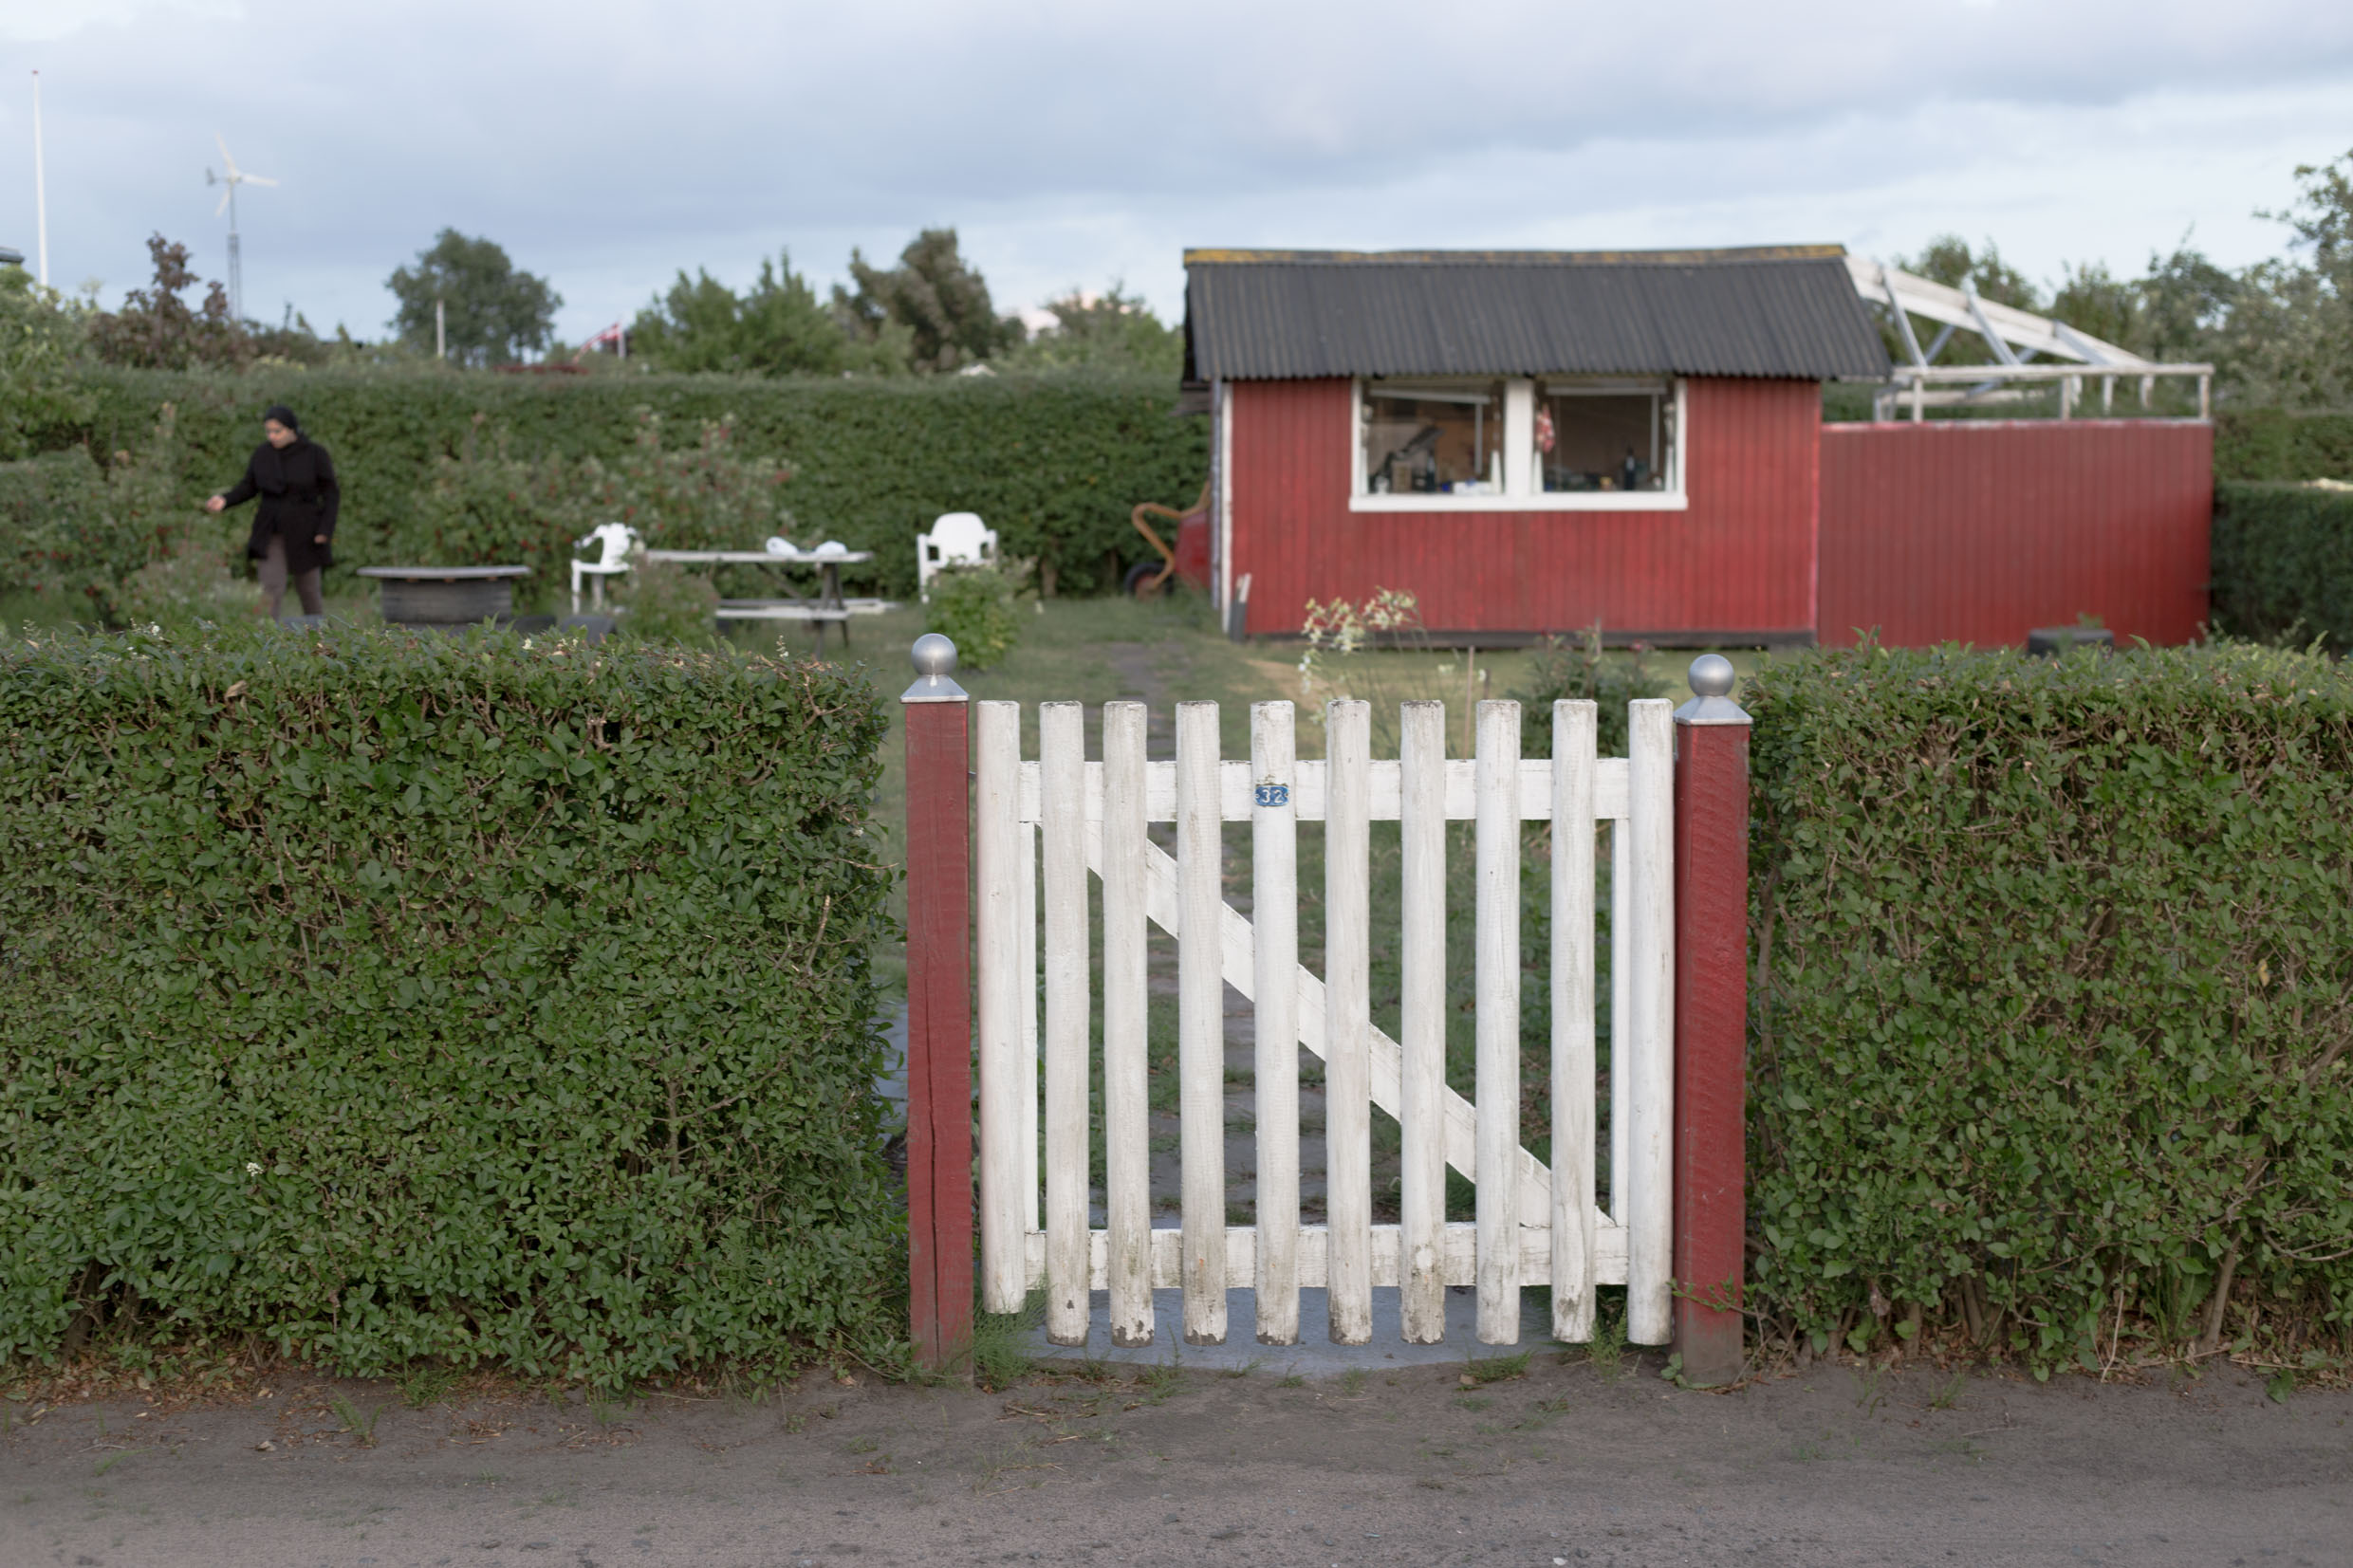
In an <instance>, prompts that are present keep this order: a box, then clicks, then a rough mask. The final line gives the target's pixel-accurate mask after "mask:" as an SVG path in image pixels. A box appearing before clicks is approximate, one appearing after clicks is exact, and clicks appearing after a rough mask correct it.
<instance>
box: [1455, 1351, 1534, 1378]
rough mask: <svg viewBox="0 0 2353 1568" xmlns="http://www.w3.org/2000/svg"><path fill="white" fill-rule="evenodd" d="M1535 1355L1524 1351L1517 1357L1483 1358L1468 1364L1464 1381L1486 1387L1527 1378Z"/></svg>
mask: <svg viewBox="0 0 2353 1568" xmlns="http://www.w3.org/2000/svg"><path fill="white" fill-rule="evenodd" d="M1535 1355H1536V1353H1535V1352H1534V1351H1532V1350H1524V1351H1521V1352H1520V1353H1519V1354H1517V1355H1515V1356H1481V1357H1479V1358H1477V1359H1475V1360H1473V1361H1470V1362H1468V1363H1467V1364H1466V1369H1465V1371H1464V1373H1463V1381H1464V1382H1465V1383H1470V1384H1481V1385H1484V1384H1488V1383H1501V1382H1505V1381H1507V1380H1509V1379H1510V1378H1514V1377H1525V1376H1527V1375H1528V1363H1529V1361H1530V1360H1532V1359H1533V1358H1534V1357H1535Z"/></svg>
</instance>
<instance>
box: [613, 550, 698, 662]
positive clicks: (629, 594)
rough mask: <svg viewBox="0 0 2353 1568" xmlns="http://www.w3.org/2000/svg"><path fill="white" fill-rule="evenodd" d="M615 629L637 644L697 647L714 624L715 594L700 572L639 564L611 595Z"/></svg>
mask: <svg viewBox="0 0 2353 1568" xmlns="http://www.w3.org/2000/svg"><path fill="white" fill-rule="evenodd" d="M616 597H617V598H618V599H619V600H620V601H621V608H622V610H623V611H624V612H626V613H625V614H624V615H623V616H622V618H621V628H620V629H621V631H622V632H624V633H626V634H627V635H628V636H631V637H633V638H635V639H636V640H638V641H639V642H675V643H687V644H690V645H693V644H702V643H708V642H711V641H712V640H713V637H714V636H715V635H716V630H717V626H718V609H719V591H718V590H717V589H716V588H713V586H712V585H711V579H710V578H708V577H706V576H704V575H703V574H702V573H700V572H697V571H694V570H692V569H690V568H688V567H685V566H681V565H679V564H678V563H676V562H672V561H639V563H637V565H636V566H635V567H633V568H632V569H631V570H630V572H629V573H628V575H627V576H626V577H623V578H622V579H621V587H620V590H619V592H618V594H617V596H616Z"/></svg>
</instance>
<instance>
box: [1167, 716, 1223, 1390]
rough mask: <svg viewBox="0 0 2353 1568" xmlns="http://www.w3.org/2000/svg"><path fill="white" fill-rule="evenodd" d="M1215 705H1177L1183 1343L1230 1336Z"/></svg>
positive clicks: (1205, 1342)
mask: <svg viewBox="0 0 2353 1568" xmlns="http://www.w3.org/2000/svg"><path fill="white" fill-rule="evenodd" d="M1219 826H1220V822H1219V818H1218V813H1217V705H1216V704H1215V703H1214V702H1180V703H1178V704H1177V1116H1178V1123H1177V1143H1178V1149H1179V1158H1180V1159H1181V1161H1182V1165H1183V1176H1182V1193H1181V1197H1182V1201H1183V1206H1184V1212H1183V1225H1184V1235H1185V1243H1184V1245H1185V1303H1184V1304H1185V1342H1186V1343H1187V1344H1190V1345H1222V1344H1224V1343H1225V1342H1226V1030H1225V1024H1226V1018H1225V1012H1226V1009H1225V985H1224V976H1223V974H1222V973H1221V972H1220V970H1221V968H1222V966H1221V965H1220V964H1219V963H1218V953H1217V943H1218V936H1219V932H1218V930H1217V914H1218V912H1219V911H1220V910H1222V909H1223V908H1225V897H1224V892H1223V889H1222V887H1221V886H1220V879H1221V878H1220V874H1221V873H1222V871H1223V869H1224V846H1223V843H1222V841H1221V839H1220V835H1219V831H1218V830H1219Z"/></svg>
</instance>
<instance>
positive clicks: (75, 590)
mask: <svg viewBox="0 0 2353 1568" xmlns="http://www.w3.org/2000/svg"><path fill="white" fill-rule="evenodd" d="M174 423H175V421H174V411H173V409H172V406H171V405H170V404H168V403H167V404H165V405H164V407H163V409H162V412H161V414H160V415H159V416H158V417H157V419H156V420H155V421H154V423H153V424H152V425H151V427H150V428H149V431H148V433H147V435H146V438H145V440H144V441H142V442H141V443H140V444H139V450H138V452H136V454H135V453H133V452H128V451H124V452H115V453H113V455H112V456H111V457H110V458H106V459H97V458H93V456H92V455H91V453H90V452H87V451H84V450H82V449H79V448H77V449H75V450H73V451H70V452H49V453H47V454H46V455H44V456H40V457H35V458H30V459H28V460H26V461H22V462H16V463H0V593H11V594H32V595H36V596H40V597H42V598H44V599H48V600H52V601H55V602H60V603H64V604H68V605H71V606H72V614H73V616H74V617H75V618H79V619H82V620H84V621H88V622H100V621H108V620H112V621H117V622H119V621H120V619H121V618H122V615H123V613H124V612H123V606H122V602H121V600H122V593H123V589H124V587H125V585H126V584H127V583H128V581H130V579H131V577H132V576H133V574H135V573H137V572H138V571H139V569H140V568H141V567H143V566H145V565H146V564H147V563H149V562H151V561H155V560H159V559H162V558H164V557H167V556H170V555H172V554H173V553H175V552H176V549H177V548H178V546H179V544H180V541H181V540H182V539H184V538H186V537H187V536H188V534H189V532H190V530H191V529H192V527H194V526H196V524H197V521H198V520H199V519H200V518H201V517H202V516H203V514H202V513H201V512H199V511H198V510H197V509H196V508H195V506H194V505H193V504H192V503H191V502H190V501H189V499H188V498H187V496H186V495H185V494H183V493H182V492H181V491H180V490H179V489H178V488H177V486H176V483H175V482H174V479H173V476H172V468H173V464H172V452H173V446H174V439H175V434H174Z"/></svg>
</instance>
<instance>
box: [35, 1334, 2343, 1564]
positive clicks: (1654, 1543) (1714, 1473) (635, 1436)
mask: <svg viewBox="0 0 2353 1568" xmlns="http://www.w3.org/2000/svg"><path fill="white" fill-rule="evenodd" d="M1655 1368H1656V1363H1655V1362H1652V1363H1647V1364H1643V1363H1638V1362H1636V1361H1634V1360H1631V1359H1629V1360H1628V1361H1627V1362H1626V1363H1625V1364H1624V1366H1623V1369H1622V1370H1621V1372H1620V1373H1619V1374H1618V1375H1617V1376H1615V1377H1604V1376H1603V1375H1602V1374H1601V1373H1600V1372H1598V1371H1597V1370H1596V1369H1594V1368H1592V1367H1590V1366H1586V1365H1577V1366H1571V1367H1564V1366H1560V1365H1558V1364H1555V1363H1554V1362H1552V1361H1550V1360H1548V1359H1547V1358H1546V1356H1544V1355H1543V1354H1541V1353H1540V1354H1539V1355H1538V1356H1535V1357H1534V1359H1533V1361H1532V1364H1531V1365H1530V1366H1529V1370H1528V1372H1527V1374H1526V1375H1524V1376H1520V1377H1515V1378H1507V1379H1503V1380H1499V1381H1495V1382H1491V1383H1487V1384H1481V1385H1476V1386H1470V1385H1466V1384H1465V1383H1464V1381H1463V1376H1462V1374H1463V1369H1462V1367H1461V1366H1460V1365H1456V1366H1452V1367H1401V1368H1399V1369H1396V1370H1393V1371H1375V1372H1372V1373H1370V1374H1368V1375H1366V1376H1363V1377H1362V1378H1358V1377H1354V1376H1349V1377H1340V1378H1330V1379H1324V1380H1316V1381H1300V1380H1298V1379H1286V1378H1284V1377H1282V1376H1281V1375H1279V1374H1275V1373H1273V1372H1269V1371H1266V1370H1263V1369H1262V1370H1259V1371H1255V1372H1252V1373H1250V1374H1224V1373H1217V1372H1200V1371H1190V1372H1177V1371H1170V1370H1167V1369H1138V1368H1132V1367H1122V1368H1116V1369H1115V1368H1097V1369H1094V1370H1095V1373H1096V1375H1097V1376H1098V1377H1099V1378H1101V1379H1103V1380H1100V1381H1089V1380H1087V1379H1085V1378H1083V1377H1079V1376H1063V1377H1047V1376H1041V1377H1039V1378H1036V1379H1033V1380H1031V1381H1028V1382H1026V1383H1024V1384H1022V1385H1020V1386H1018V1387H1015V1388H1013V1389H1010V1390H1008V1391H1005V1392H1002V1393H976V1392H973V1391H971V1390H968V1389H961V1388H958V1389H924V1388H910V1387H903V1386H896V1385H888V1384H882V1383H880V1382H878V1381H876V1380H875V1379H873V1378H871V1377H868V1376H866V1375H864V1374H861V1377H860V1381H859V1382H857V1383H855V1384H843V1383H840V1382H837V1381H835V1380H834V1379H833V1378H832V1377H830V1376H829V1375H827V1374H809V1375H808V1376H807V1377H806V1378H805V1379H804V1380H803V1381H802V1382H801V1383H800V1384H798V1385H797V1386H795V1387H794V1388H792V1389H790V1390H788V1391H786V1392H782V1393H776V1394H772V1395H770V1396H769V1397H768V1398H766V1399H763V1400H760V1401H758V1402H756V1403H755V1402H734V1403H730V1402H727V1401H700V1402H698V1401H688V1400H682V1399H676V1398H667V1397H661V1396H654V1397H649V1398H647V1399H645V1400H643V1401H640V1402H639V1403H637V1404H634V1405H631V1406H628V1407H608V1406H602V1405H595V1404H590V1403H586V1402H583V1401H580V1400H578V1399H574V1400H572V1401H568V1402H561V1403H550V1402H546V1401H542V1400H537V1399H531V1400H480V1399H471V1400H465V1401H462V1402H458V1403H454V1404H452V1403H437V1404H433V1405H430V1406H427V1407H426V1408H423V1409H410V1408H407V1407H405V1406H404V1405H403V1404H402V1403H401V1402H400V1399H399V1396H398V1391H397V1390H395V1389H394V1388H393V1387H391V1386H390V1385H388V1384H365V1383H341V1384H336V1383H320V1382H311V1381H307V1380H303V1379H299V1378H287V1379H283V1380H281V1382H280V1383H279V1384H278V1385H277V1386H274V1387H273V1388H272V1389H271V1391H270V1394H269V1397H268V1398H259V1397H248V1398H245V1399H241V1400H239V1401H237V1402H235V1403H232V1404H224V1405H214V1406H210V1407H198V1408H188V1409H175V1408H172V1407H169V1406H161V1407H158V1406H150V1405H148V1404H146V1403H144V1402H142V1401H139V1400H131V1401H120V1400H118V1401H114V1402H111V1403H105V1404H102V1405H101V1404H98V1403H79V1402H78V1403H74V1404H70V1405H67V1406H65V1407H62V1408H58V1409H54V1410H49V1411H46V1412H43V1413H38V1414H37V1416H36V1414H35V1412H36V1411H38V1407H37V1406H28V1405H21V1404H20V1405H12V1406H10V1407H9V1411H8V1420H9V1430H8V1431H7V1433H6V1435H5V1438H4V1439H0V1564H6V1565H8V1568H30V1565H33V1564H45V1563H57V1564H65V1565H70V1568H137V1565H150V1564H152V1565H158V1568H161V1565H168V1568H214V1565H218V1568H276V1565H280V1564H284V1565H288V1568H293V1565H310V1564H324V1565H332V1568H379V1565H380V1568H398V1565H409V1564H417V1565H431V1568H443V1565H451V1568H542V1565H545V1568H554V1565H558V1564H562V1565H566V1568H573V1565H577V1568H588V1565H592V1564H593V1565H606V1564H627V1565H639V1564H646V1565H651V1564H682V1565H683V1564H694V1565H704V1564H710V1565H735V1564H744V1565H751V1568H782V1565H788V1564H790V1565H798V1564H838V1563H843V1562H848V1561H853V1560H855V1561H858V1562H862V1563H863V1562H878V1563H881V1562H892V1563H896V1562H910V1563H917V1562H920V1563H929V1562H940V1563H951V1562H954V1563H966V1562H1015V1563H1027V1562H1044V1563H1090V1564H1093V1563H1104V1564H1108V1563H1144V1564H1159V1563H1170V1564H1184V1565H1187V1568H1196V1565H1214V1564H1224V1563H1231V1564H1253V1563H1264V1564H1315V1565H1324V1564H1343V1563H1344V1564H1357V1563H1380V1564H1387V1563H1399V1564H1405V1563H1412V1564H1430V1563H1449V1564H1452V1563H1515V1564H1536V1565H1546V1564H1552V1565H1566V1564H1576V1565H1578V1568H1588V1565H1590V1568H1603V1565H1606V1564H1626V1565H1631V1564H1652V1563H1660V1564H1666V1563H1685V1562H1690V1563H1700V1562H1708V1563H1737V1564H1773V1565H1778V1564H1788V1565H1791V1568H1825V1565H1834V1564H1847V1563H1872V1564H1880V1563H1890V1564H1913V1563H1917V1564H1943V1563H2000V1564H2021V1565H2031V1564H2043V1563H2065V1564H2070V1565H2073V1564H2083V1563H2119V1564H2172V1563H2182V1564H2217V1565H2248V1568H2252V1565H2257V1564H2279V1565H2281V1568H2287V1565H2290V1564H2327V1565H2336V1564H2346V1563H2353V1424H2348V1423H2353V1396H2348V1395H2345V1394H2342V1393H2308V1392H2307V1393H2294V1394H2291V1395H2290V1396H2289V1397H2288V1400H2287V1402H2286V1403H2285V1404H2280V1403H2274V1402H2272V1401H2270V1400H2269V1399H2267V1398H2266V1397H2265V1394H2264V1391H2263V1388H2262V1386H2261V1385H2260V1384H2258V1383H2255V1382H2253V1381H2251V1380H2250V1379H2248V1378H2246V1377H2245V1376H2243V1375H2242V1374H2238V1373H2236V1372H2233V1371H2219V1372H2214V1373H2212V1374H2209V1375H2208V1376H2207V1377H2206V1378H2205V1379H2204V1380H2203V1381H2201V1382H2194V1383H2184V1384H2180V1385H2178V1386H2176V1387H2167V1386H2164V1385H2162V1384H2161V1383H2160V1384H2155V1385H2144V1386H2140V1387H2116V1386H2108V1387H2102V1386H2101V1385H2099V1384H2097V1383H2095V1382H2092V1381H2089V1380H2087V1379H2071V1380H2070V1379H2062V1380H2060V1381H2057V1382H2054V1383H2052V1384H2049V1385H2047V1386H2044V1385H2037V1384H2034V1383H2032V1382H2029V1381H2024V1380H2018V1379H2013V1378H2008V1377H1998V1376H1991V1375H1986V1374H1979V1375H1975V1376H1973V1377H1968V1378H1962V1379H1957V1380H1956V1379H1955V1378H1952V1377H1950V1376H1946V1375H1942V1374H1936V1373H1933V1372H1927V1371H1920V1372H1899V1373H1891V1374H1883V1375H1881V1376H1879V1377H1877V1378H1873V1377H1869V1376H1866V1375H1863V1374H1859V1373H1858V1372H1856V1371H1855V1370H1854V1369H1852V1368H1849V1367H1829V1366H1821V1367H1816V1368H1814V1369H1812V1370H1811V1371H1808V1372H1806V1373H1804V1374H1797V1375H1793V1376H1788V1377H1785V1378H1781V1379H1778V1380H1774V1381H1770V1382H1766V1383H1762V1384H1759V1385H1755V1386H1752V1387H1750V1388H1748V1389H1745V1390H1742V1391H1740V1392H1737V1393H1731V1394H1708V1393H1689V1392H1684V1391H1679V1390H1677V1389H1674V1388H1671V1387H1668V1386H1667V1385H1665V1384H1662V1383H1661V1382H1659V1380H1658V1377H1657V1375H1656V1371H1655ZM338 1400H340V1401H341V1402H342V1405H341V1409H340V1411H339V1409H338V1406H337V1404H336V1401H338ZM371 1418H372V1420H373V1423H374V1425H373V1429H372V1430H371V1431H369V1432H367V1434H366V1435H367V1436H368V1437H369V1438H372V1446H365V1445H363V1443H362V1439H361V1434H360V1433H359V1432H357V1431H355V1430H353V1428H354V1425H355V1423H358V1424H364V1423H366V1422H367V1421H368V1420H370V1419H371Z"/></svg>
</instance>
